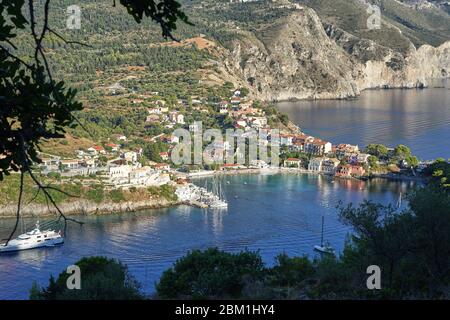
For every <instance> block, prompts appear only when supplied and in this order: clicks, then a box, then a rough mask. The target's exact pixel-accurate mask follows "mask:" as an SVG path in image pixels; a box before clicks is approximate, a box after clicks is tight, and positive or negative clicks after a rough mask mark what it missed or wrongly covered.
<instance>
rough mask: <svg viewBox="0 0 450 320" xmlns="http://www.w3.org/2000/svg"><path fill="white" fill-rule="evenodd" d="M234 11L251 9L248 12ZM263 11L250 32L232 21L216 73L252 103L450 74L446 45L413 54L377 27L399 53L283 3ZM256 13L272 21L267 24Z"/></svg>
mask: <svg viewBox="0 0 450 320" xmlns="http://www.w3.org/2000/svg"><path fill="white" fill-rule="evenodd" d="M239 6H240V9H245V7H246V9H249V8H251V7H252V6H253V8H255V4H253V5H239ZM256 8H258V7H256ZM269 8H270V9H269ZM222 9H224V7H222ZM265 9H266V10H259V11H258V10H255V11H252V12H258V13H257V15H254V16H253V18H254V19H250V21H252V24H251V25H250V26H249V25H244V24H243V23H241V21H240V20H237V22H238V23H239V24H238V26H239V29H236V31H235V32H236V36H235V37H234V38H233V39H232V40H230V41H228V42H227V48H228V50H226V51H225V53H224V55H225V60H224V61H225V62H224V63H223V69H222V70H223V72H224V76H225V77H228V78H232V77H234V78H238V81H239V80H240V81H241V82H243V83H244V84H245V85H247V86H249V87H250V88H251V90H252V93H253V94H254V96H255V97H257V98H259V99H264V100H286V99H324V98H348V97H354V96H356V95H358V94H359V92H360V91H361V90H364V89H368V88H379V87H382V88H413V87H423V86H426V85H427V78H430V77H444V76H447V75H448V74H450V69H449V61H450V56H449V50H448V48H449V44H450V43H446V44H443V45H441V46H440V47H439V48H434V47H432V46H430V45H425V46H422V47H420V48H419V49H418V50H417V49H416V48H415V46H414V45H413V43H412V42H411V41H410V40H409V39H408V38H406V37H404V36H403V35H402V33H401V32H400V31H399V30H398V29H397V28H396V27H395V26H393V25H392V24H390V23H389V22H385V24H386V28H388V29H389V30H391V32H394V33H397V34H398V35H399V36H400V37H403V38H402V39H403V41H404V42H405V45H404V46H403V48H399V47H398V46H396V45H395V46H393V45H391V44H390V43H389V41H392V39H388V40H389V41H387V40H386V39H385V40H386V41H374V40H372V39H367V38H362V37H358V36H355V35H353V34H351V33H349V32H347V31H345V30H343V29H341V28H339V27H338V26H336V25H335V24H331V23H328V24H327V23H323V22H322V21H321V19H320V18H319V17H318V15H317V14H316V12H315V11H314V10H313V9H311V8H309V7H306V6H302V5H299V4H293V3H289V2H288V1H284V2H282V3H281V4H280V3H279V2H277V3H271V4H268V3H266V8H265ZM286 9H289V10H288V11H286ZM231 10H234V8H232V9H231ZM243 12H245V11H244V10H241V14H242V13H243ZM264 12H270V14H271V16H272V17H275V18H273V19H272V21H271V22H268V20H269V19H267V18H266V17H265V16H264V15H263V13H264ZM277 12H278V13H277ZM352 13H355V11H352ZM247 14H249V15H251V13H250V12H248V13H247ZM341 25H342V24H341ZM344 27H346V28H348V25H344ZM369 31H375V32H376V33H377V32H378V30H367V31H366V32H369ZM355 33H356V34H358V35H361V34H362V33H361V32H359V31H358V32H355Z"/></svg>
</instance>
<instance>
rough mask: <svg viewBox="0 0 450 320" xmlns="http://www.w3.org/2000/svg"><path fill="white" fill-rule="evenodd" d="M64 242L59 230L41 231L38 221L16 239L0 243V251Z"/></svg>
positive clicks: (49, 245) (26, 248) (51, 245)
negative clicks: (32, 227)
mask: <svg viewBox="0 0 450 320" xmlns="http://www.w3.org/2000/svg"><path fill="white" fill-rule="evenodd" d="M63 242H64V237H63V236H62V235H61V231H58V232H56V231H54V230H44V231H41V230H40V227H39V221H38V222H37V223H36V227H35V228H34V229H33V230H31V231H29V232H27V233H24V234H21V235H19V236H18V237H17V238H16V239H13V240H11V241H9V242H8V243H7V244H6V243H2V244H0V252H11V251H21V250H28V249H34V248H41V247H53V246H55V245H58V244H62V243H63Z"/></svg>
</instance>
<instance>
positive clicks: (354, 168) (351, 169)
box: [336, 164, 366, 178]
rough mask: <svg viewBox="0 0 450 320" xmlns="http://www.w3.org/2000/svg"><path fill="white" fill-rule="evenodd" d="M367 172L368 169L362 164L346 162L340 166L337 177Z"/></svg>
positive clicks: (360, 174) (358, 175)
mask: <svg viewBox="0 0 450 320" xmlns="http://www.w3.org/2000/svg"><path fill="white" fill-rule="evenodd" d="M365 173H366V170H365V169H364V167H363V166H360V165H351V164H345V165H341V166H339V167H338V170H337V171H336V176H337V177H343V178H348V177H351V176H357V177H360V176H363V175H364V174H365Z"/></svg>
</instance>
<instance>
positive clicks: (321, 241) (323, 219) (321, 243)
mask: <svg viewBox="0 0 450 320" xmlns="http://www.w3.org/2000/svg"><path fill="white" fill-rule="evenodd" d="M324 222H325V216H322V236H321V237H320V245H321V246H322V247H323V225H324Z"/></svg>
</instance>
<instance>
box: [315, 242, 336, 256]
mask: <svg viewBox="0 0 450 320" xmlns="http://www.w3.org/2000/svg"><path fill="white" fill-rule="evenodd" d="M314 250H316V251H319V252H321V253H328V254H334V249H333V247H332V246H331V245H330V244H329V243H325V244H324V245H320V246H318V245H316V246H314Z"/></svg>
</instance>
